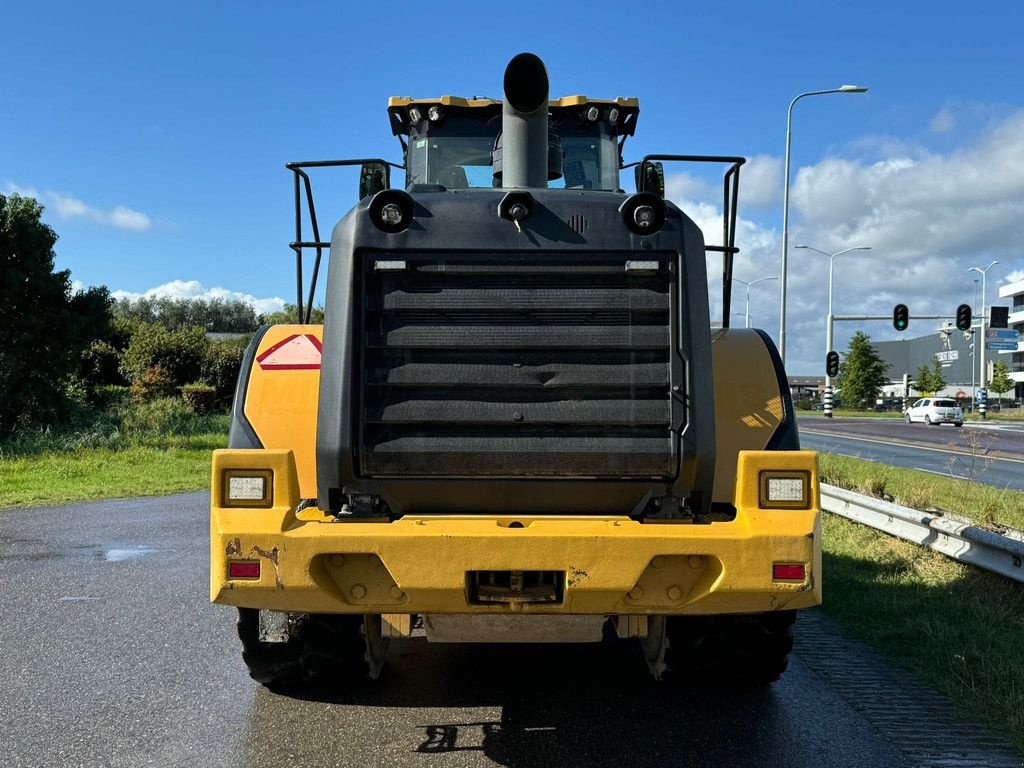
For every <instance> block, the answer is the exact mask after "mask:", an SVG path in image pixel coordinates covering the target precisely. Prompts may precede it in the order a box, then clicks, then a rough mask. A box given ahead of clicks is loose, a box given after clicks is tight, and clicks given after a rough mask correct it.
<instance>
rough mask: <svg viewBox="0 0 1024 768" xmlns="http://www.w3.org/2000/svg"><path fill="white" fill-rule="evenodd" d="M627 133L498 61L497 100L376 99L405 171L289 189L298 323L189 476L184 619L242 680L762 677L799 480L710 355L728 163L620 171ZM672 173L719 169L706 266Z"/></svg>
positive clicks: (795, 555)
mask: <svg viewBox="0 0 1024 768" xmlns="http://www.w3.org/2000/svg"><path fill="white" fill-rule="evenodd" d="M638 114H639V105H638V103H637V101H636V100H635V99H623V98H619V99H614V100H597V99H590V98H587V97H585V96H572V97H567V98H560V99H551V98H549V94H548V75H547V71H546V68H545V66H544V64H543V62H542V61H541V60H540V59H539V58H538V57H536V56H534V55H533V54H529V53H524V54H520V55H518V56H516V57H515V58H513V59H512V61H511V62H510V63H509V64H508V66H507V69H506V71H505V75H504V100H503V101H495V100H490V99H480V98H473V99H463V98H456V97H450V96H445V97H442V98H438V99H423V100H420V99H408V98H393V99H391V101H390V103H389V107H388V115H389V119H390V122H391V126H392V130H393V133H394V134H395V135H396V136H397V137H398V138H399V140H400V142H401V146H402V150H403V158H404V162H403V164H402V165H400V166H396V165H392V164H390V163H387V162H385V161H383V160H333V161H317V162H304V163H290V164H289V165H288V168H289V169H290V170H291V172H292V174H293V180H294V192H295V215H296V233H295V240H294V241H293V242H292V243H291V248H292V249H293V250H294V252H295V254H296V261H297V267H298V269H297V272H298V279H297V314H298V317H297V318H296V319H297V322H296V323H295V324H292V325H275V326H270V327H265V328H263V329H261V330H260V331H259V332H258V333H257V334H256V336H255V338H254V339H253V341H252V344H251V345H250V347H249V349H248V351H247V352H246V355H245V360H244V363H243V368H242V372H241V375H240V378H239V382H238V388H237V393H236V396H235V400H234V410H233V416H232V425H231V435H230V443H229V444H230V448H228V449H227V450H222V451H217V452H215V454H214V457H213V476H212V498H211V520H210V523H211V525H210V534H211V535H210V595H211V599H212V600H213V601H214V602H217V603H221V604H225V605H231V606H236V607H237V608H238V611H239V622H238V630H239V635H240V637H241V640H242V655H243V658H244V660H245V662H246V664H247V665H248V668H249V671H250V673H251V675H252V677H253V678H255V679H256V680H258V681H260V682H262V683H264V684H266V685H269V686H275V687H284V686H289V685H299V684H306V683H311V682H316V683H326V684H328V685H338V686H344V685H346V684H350V683H352V682H353V681H355V680H359V679H363V678H371V679H373V678H376V677H377V676H378V675H379V674H380V672H381V670H382V668H383V666H384V663H385V656H386V651H387V647H388V644H389V643H390V642H391V641H392V640H395V639H398V638H408V637H410V636H420V635H425V636H426V639H427V640H428V641H434V642H515V641H521V642H548V641H559V642H600V641H602V640H605V641H608V642H614V641H615V638H622V639H629V641H630V642H634V643H635V644H636V649H637V653H640V654H642V655H643V657H644V658H645V659H646V660H647V663H648V666H649V668H650V670H651V673H652V674H653V675H654V676H655V677H657V678H659V679H660V678H673V679H677V680H682V681H684V682H719V681H737V682H740V683H743V684H754V685H758V684H766V683H769V682H771V681H773V680H775V679H777V678H778V676H779V675H780V674H781V673H782V671H783V670H784V669H785V666H786V656H787V653H788V652H789V650H790V648H791V646H792V634H791V627H792V624H793V620H794V618H795V615H796V609H799V608H806V607H810V606H815V605H818V604H819V603H820V601H821V548H820V531H819V516H820V513H819V496H818V470H817V459H816V454H815V453H813V452H809V451H801V450H799V439H798V435H797V426H796V420H795V415H794V412H793V405H792V402H791V399H790V394H789V389H788V384H787V379H786V374H785V372H784V370H783V367H782V364H781V361H780V359H779V356H778V354H777V352H776V349H775V346H774V344H773V343H772V341H771V340H770V339H769V338H768V337H767V336H766V335H765V334H764V333H762V332H760V331H757V330H744V329H731V328H729V315H730V311H729V310H730V284H731V281H732V265H733V259H734V257H735V254H736V252H737V248H736V246H735V230H736V206H737V199H738V188H739V175H740V169H741V167H742V165H743V162H744V161H743V158H740V157H709V156H701V155H652V156H647V157H645V158H643V159H642V160H641V161H639V162H637V163H634V164H632V165H631V166H626V165H624V164H623V160H622V151H623V145H624V143H625V141H626V139H627V137H629V136H631V135H632V134H633V133H634V131H635V128H636V124H637V116H638ZM666 162H682V163H698V164H704V165H705V167H706V166H707V164H709V163H711V164H719V165H720V166H722V167H724V169H725V170H724V181H723V221H724V226H723V242H722V243H721V244H720V245H707V244H705V240H704V234H703V233H702V232H701V230H700V229H699V228H698V227H697V225H696V224H695V223H694V222H693V221H692V220H691V219H690V218H689V217H688V216H687V215H686V213H685V212H684V211H682V210H680V209H679V208H678V207H677V206H675V205H673V204H672V203H671V202H669V201H667V200H666V199H665V189H664V187H665V185H664V163H666ZM343 166H357V167H358V168H359V179H360V182H359V186H360V190H359V197H360V198H361V199H360V200H359V202H358V203H357V204H356V205H355V207H354V208H352V210H350V211H349V212H348V213H346V214H345V215H344V217H342V218H341V220H340V221H338V223H337V224H336V225H335V226H334V229H333V232H332V233H331V235H330V238H329V239H324V238H323V237H322V235H321V233H320V226H319V222H318V220H317V215H316V208H315V205H314V196H313V191H312V182H311V174H313V173H314V169H316V173H320V172H321V170H320V169H324V168H336V167H343ZM629 167H632V168H633V175H634V177H635V181H636V191H635V192H624V191H623V190H621V189H620V188H619V186H620V175H621V174H622V171H623V170H624V169H625V168H629ZM393 169H398V170H404V172H405V185H404V187H403V188H397V187H392V186H391V175H392V170H393ZM307 222H308V224H309V225H311V229H312V233H311V235H304V229H305V227H304V225H306V224H307ZM307 231H308V230H307ZM309 251H315V254H316V258H315V262H314V266H313V269H312V273H313V274H312V281H311V283H312V284H311V285H310V287H309V291H308V295H307V296H304V282H303V278H302V267H303V255H304V254H306V253H308V252H309ZM325 256H326V257H327V262H328V266H327V285H326V301H325V320H324V324H323V325H322V326H320V325H312V324H309V317H310V311H311V305H312V303H313V301H314V292H315V288H316V281H317V278H318V275H319V272H320V267H321V260H322V259H323V258H324V257H325ZM709 258H711V259H712V260H719V259H720V263H721V265H722V280H723V282H722V288H723V290H722V302H721V311H722V316H721V317H722V319H721V323H720V324H718V323H716V324H715V325H712V322H711V317H710V306H711V301H710V300H709V295H708V279H707V271H708V260H709ZM304 299H305V301H304ZM715 303H716V304H717V301H716V302H715ZM537 652H538V653H543V652H544V651H543V648H542V647H538V649H537Z"/></svg>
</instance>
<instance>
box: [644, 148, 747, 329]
mask: <svg viewBox="0 0 1024 768" xmlns="http://www.w3.org/2000/svg"><path fill="white" fill-rule="evenodd" d="M666 160H667V161H669V162H678V163H729V168H728V170H726V172H725V176H724V178H723V179H722V245H705V246H704V250H705V252H707V251H712V252H715V253H721V254H722V327H723V328H728V327H729V315H730V309H731V306H732V266H733V258H734V257H735V255H736V254H737V253H739V248H737V247H736V216H737V210H738V208H739V191H740V166H742V165H743V164H744V163H746V162H747V159H746V158H745V157H733V156H729V155H645V156H644V158H643V159H642V160H641V161H640V178H641V179H645V178H647V175H646V173H645V171H646V166H647V165H648V164H649V163H654V162H662V161H666ZM638 191H639V190H638Z"/></svg>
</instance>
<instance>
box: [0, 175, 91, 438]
mask: <svg viewBox="0 0 1024 768" xmlns="http://www.w3.org/2000/svg"><path fill="white" fill-rule="evenodd" d="M42 214H43V206H42V205H40V204H39V202H38V201H36V200H35V199H33V198H30V197H21V196H20V195H10V196H6V197H5V196H4V195H0V434H4V433H7V432H10V431H12V430H13V429H14V428H15V427H19V426H26V427H27V426H33V425H37V424H52V423H56V422H59V421H61V420H62V419H64V418H66V417H67V416H68V414H69V412H70V408H71V402H70V400H69V398H68V395H67V392H68V389H69V386H70V385H71V384H73V382H74V379H75V378H76V377H77V375H78V373H79V368H80V366H81V358H82V352H83V351H84V350H85V349H86V348H87V347H88V346H89V344H90V343H91V342H92V341H93V339H95V338H97V337H102V336H104V335H106V334H107V332H108V330H109V326H110V322H111V314H110V304H111V302H110V295H109V293H108V291H107V289H106V288H90V289H88V290H86V291H81V292H78V293H72V291H71V281H70V273H69V272H68V271H67V270H64V271H61V272H55V271H54V259H55V253H54V250H53V247H54V245H55V244H56V243H57V234H56V233H55V232H54V231H53V229H51V228H50V227H49V226H47V225H46V224H43V223H42V221H41V218H42Z"/></svg>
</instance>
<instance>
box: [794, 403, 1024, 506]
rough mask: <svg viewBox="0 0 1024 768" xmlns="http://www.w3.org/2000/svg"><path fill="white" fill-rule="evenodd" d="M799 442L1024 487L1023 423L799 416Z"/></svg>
mask: <svg viewBox="0 0 1024 768" xmlns="http://www.w3.org/2000/svg"><path fill="white" fill-rule="evenodd" d="M800 445H801V447H803V448H808V449H811V450H815V451H827V452H830V453H835V454H838V455H840V456H849V457H852V458H856V459H866V460H869V461H877V462H880V463H883V464H890V465H892V466H896V467H906V468H909V469H919V470H923V471H925V472H932V473H934V474H939V475H946V476H953V477H958V478H971V479H974V480H976V481H978V482H981V483H986V484H988V485H993V486H996V487H999V488H1010V489H1013V490H1018V491H1024V431H1022V429H1021V425H1016V424H1008V425H1006V424H1004V425H999V426H995V425H991V426H975V425H967V426H965V427H963V428H962V429H957V428H956V427H952V426H949V425H944V426H941V427H928V426H926V425H924V424H906V423H904V422H903V421H901V420H897V419H832V420H828V419H823V418H813V419H811V418H808V419H800Z"/></svg>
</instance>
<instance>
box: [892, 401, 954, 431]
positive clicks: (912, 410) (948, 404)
mask: <svg viewBox="0 0 1024 768" xmlns="http://www.w3.org/2000/svg"><path fill="white" fill-rule="evenodd" d="M906 417H907V424H910V423H912V422H915V421H923V422H924V423H925V424H927V425H928V426H931V425H932V424H947V423H948V424H955V425H956V426H958V427H962V426H963V425H964V412H963V411H962V410H961V409H960V404H959V403H957V401H956V400H951V399H950V398H948V397H925V398H922V399H920V400H918V401H917V402H916V403H914V404H913V405H912V406H910V407H909V408H907V410H906Z"/></svg>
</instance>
